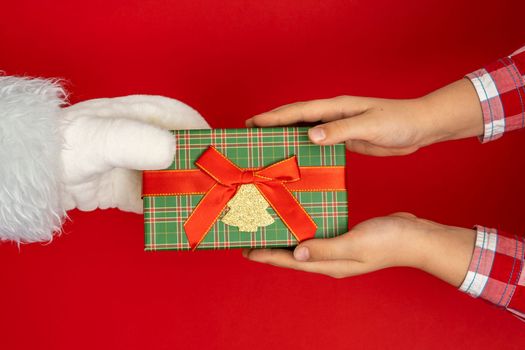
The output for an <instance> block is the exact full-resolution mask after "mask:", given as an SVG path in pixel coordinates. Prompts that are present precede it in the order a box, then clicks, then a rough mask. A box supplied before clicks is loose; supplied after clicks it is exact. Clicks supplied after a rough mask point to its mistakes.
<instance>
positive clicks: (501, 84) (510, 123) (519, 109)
mask: <svg viewBox="0 0 525 350" xmlns="http://www.w3.org/2000/svg"><path fill="white" fill-rule="evenodd" d="M467 78H469V79H470V81H471V82H472V84H474V87H475V88H476V92H477V93H478V97H479V100H480V102H481V109H482V111H483V124H484V129H485V131H484V133H483V136H482V137H481V141H482V142H488V141H492V140H496V139H498V138H500V137H501V136H503V134H504V133H505V132H507V131H511V130H515V129H519V128H523V127H524V126H525V46H524V47H522V48H521V49H519V50H518V51H516V52H514V53H513V54H512V55H510V56H508V57H504V58H501V59H499V60H497V61H496V62H493V63H491V64H489V65H488V66H486V67H484V68H481V69H479V70H477V71H475V72H472V73H470V74H468V75H467Z"/></svg>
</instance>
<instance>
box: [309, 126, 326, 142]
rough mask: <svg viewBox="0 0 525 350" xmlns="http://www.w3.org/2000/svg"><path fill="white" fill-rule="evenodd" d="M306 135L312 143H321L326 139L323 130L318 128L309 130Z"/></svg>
mask: <svg viewBox="0 0 525 350" xmlns="http://www.w3.org/2000/svg"><path fill="white" fill-rule="evenodd" d="M308 135H309V136H310V139H311V140H312V141H322V140H324V139H325V137H326V134H325V132H324V129H323V128H320V127H315V128H311V129H310V130H309V131H308Z"/></svg>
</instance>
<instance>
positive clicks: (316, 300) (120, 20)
mask: <svg viewBox="0 0 525 350" xmlns="http://www.w3.org/2000/svg"><path fill="white" fill-rule="evenodd" d="M1 8H2V10H1V12H2V20H1V21H0V69H2V70H4V71H5V72H6V74H21V75H30V76H44V77H61V78H64V79H66V80H67V88H68V89H69V91H70V92H71V96H70V100H71V101H72V102H77V101H82V100H85V99H90V98H96V97H111V96H120V95H126V94H133V93H145V94H162V95H167V96H170V97H175V98H178V99H180V100H182V101H184V102H186V103H189V104H190V105H192V106H193V107H195V108H196V109H198V110H199V111H200V112H201V113H202V114H203V115H204V116H205V117H206V118H207V120H208V121H209V122H210V124H211V125H212V126H213V127H241V126H243V125H244V124H243V123H244V119H245V118H247V117H249V116H251V115H253V114H255V113H259V112H262V111H265V110H268V109H271V108H274V107H276V106H279V105H281V104H284V103H288V102H293V101H296V100H307V99H312V98H321V97H331V96H336V95H341V94H356V95H373V96H381V97H414V96H418V95H421V94H424V93H427V92H429V91H431V90H433V89H435V88H437V87H440V86H442V85H444V84H446V83H448V82H451V81H454V80H456V79H458V78H461V77H462V75H463V74H465V73H467V72H469V71H472V70H474V69H476V68H478V67H480V66H481V65H482V64H484V63H488V62H490V61H492V60H494V59H496V58H498V57H500V56H502V55H505V54H508V53H510V52H512V51H513V50H514V49H516V48H518V47H519V46H520V45H521V44H523V43H524V42H525V26H524V25H523V23H524V17H523V13H524V12H525V2H523V1H521V0H514V1H510V0H500V1H484V0H476V1H473V0H468V1H456V0H429V1H416V0H410V1H388V0H374V1H363V0H359V1H356V0H353V1H335V0H333V1H332V0H329V1H328V0H325V1H313V0H303V1H294V0H286V1H285V0H281V1H251V2H250V1H230V0H228V1H211V0H208V1H204V0H198V1H196V0H185V1H176V2H175V1H143V0H141V1H139V0H134V1H112V0H104V1H100V0H93V1H90V2H75V1H65V0H61V1H53V2H51V1H25V0H18V1H9V2H8V1H4V3H3V4H2V7H1ZM524 150H525V132H523V131H518V132H515V133H513V134H508V135H505V136H504V137H503V139H502V140H498V141H496V142H493V143H490V144H486V145H481V144H479V143H478V141H477V140H474V139H470V140H464V141H458V142H450V143H447V144H438V145H434V146H431V147H428V148H426V149H424V150H421V151H419V152H417V153H416V154H414V155H411V156H407V157H402V158H372V157H365V156H360V155H356V154H349V156H348V181H349V185H350V192H349V200H350V224H351V225H354V224H355V223H357V222H360V221H362V220H364V219H367V218H370V217H373V216H379V215H384V214H387V213H390V212H393V211H401V210H402V211H409V212H413V213H415V214H417V215H419V216H422V217H426V218H429V219H432V220H436V221H439V222H442V223H448V224H453V225H461V226H467V227H469V226H472V225H474V224H476V223H479V224H483V225H487V226H491V227H500V228H503V229H505V230H509V231H513V232H517V233H520V234H522V233H523V232H524V231H525V219H524V213H525V210H524V209H525V204H524V201H523V199H524V198H525V181H523V178H524V175H523V174H524V173H525V162H524V161H523V152H524ZM0 181H1V180H0ZM70 216H71V222H68V223H67V224H66V226H65V231H66V233H65V234H64V235H62V236H60V237H58V238H56V239H55V240H54V241H53V242H52V243H51V244H47V245H41V244H32V245H23V246H21V247H20V249H19V248H18V247H17V246H15V245H14V244H9V243H4V244H0V266H1V269H0V270H1V271H0V278H1V281H0V283H1V284H0V304H1V309H0V310H1V311H0V348H1V349H83V348H89V349H92V348H99V349H101V348H114V349H119V348H125V349H149V348H151V349H164V348H170V349H175V348H193V349H204V348H206V349H215V348H223V349H226V348H227V349H241V348H251V349H268V348H273V349H278V348H298V349H320V348H323V349H346V348H355V349H374V348H400V349H401V348H402V349H407V348H425V349H443V348H450V349H454V348H476V349H489V348H492V349H502V348H508V349H511V348H515V349H518V348H522V346H523V345H524V344H525V336H524V335H525V325H524V324H523V323H521V322H520V321H518V320H517V319H515V318H514V317H513V316H511V315H510V314H507V313H505V312H503V311H500V310H498V309H496V308H494V307H493V306H490V305H488V304H485V303H484V302H483V301H481V300H475V299H471V298H470V297H468V296H466V295H463V294H461V293H459V292H457V291H456V290H454V288H453V287H451V286H448V285H446V284H445V283H443V282H440V281H438V280H437V279H434V278H432V277H430V276H428V275H426V274H424V273H422V272H419V271H415V270H411V269H402V268H398V269H389V270H385V271H380V272H376V273H372V274H369V275H365V276H361V277H356V278H349V279H343V280H334V279H330V278H328V277H324V276H319V275H312V274H306V273H301V272H296V271H288V270H282V269H277V268H273V267H271V266H265V265H259V264H255V263H250V262H248V261H246V260H244V259H243V258H242V257H241V253H240V251H235V250H234V251H205V252H197V253H176V252H161V253H146V252H144V251H143V237H142V232H143V229H142V218H141V216H139V215H135V214H129V213H122V212H119V211H117V210H105V211H95V212H92V213H82V212H78V211H72V212H70ZM503 344H505V345H503ZM520 345H521V347H520Z"/></svg>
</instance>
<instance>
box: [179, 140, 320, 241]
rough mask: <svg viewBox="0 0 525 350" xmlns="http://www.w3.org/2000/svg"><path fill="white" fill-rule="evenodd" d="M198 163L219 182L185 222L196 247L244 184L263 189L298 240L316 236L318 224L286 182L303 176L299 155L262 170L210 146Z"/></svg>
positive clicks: (265, 195)
mask: <svg viewBox="0 0 525 350" xmlns="http://www.w3.org/2000/svg"><path fill="white" fill-rule="evenodd" d="M195 165H197V166H198V167H199V169H201V170H202V171H204V172H205V173H206V174H208V175H209V176H210V177H212V178H213V179H214V180H215V181H216V183H215V184H214V185H213V186H212V187H211V188H210V189H209V190H208V192H206V194H205V195H204V197H203V198H202V199H201V201H200V202H199V204H198V205H197V207H196V208H195V209H194V210H193V212H192V213H191V215H190V216H189V217H188V220H186V222H185V223H184V229H185V231H186V236H187V237H188V241H189V243H190V246H191V248H192V249H193V250H194V249H195V248H196V247H197V246H198V245H199V243H200V242H201V241H202V240H203V239H204V237H205V236H206V233H208V231H209V230H210V228H211V226H212V225H213V223H215V221H216V220H217V219H218V217H219V215H220V214H221V212H222V211H223V210H224V207H225V206H226V204H227V203H228V201H229V200H230V199H231V198H232V197H233V196H234V195H235V193H236V192H237V188H238V187H239V186H240V185H242V184H254V185H255V186H256V187H257V188H258V189H259V191H260V192H261V194H262V195H263V196H264V198H266V200H267V201H268V203H269V204H270V205H271V206H272V208H273V209H274V210H275V212H276V213H277V215H279V217H280V218H281V220H282V221H283V222H284V224H285V225H286V226H287V227H288V229H289V230H290V231H291V232H292V234H293V235H294V236H295V237H296V238H297V240H298V241H302V240H305V239H308V238H312V237H314V235H315V231H316V230H317V225H316V224H315V223H314V221H313V220H312V218H311V217H310V216H309V215H308V214H307V213H306V211H305V210H304V209H303V207H302V206H301V205H300V204H299V202H298V201H297V199H295V197H294V196H293V195H292V194H291V193H290V191H289V190H288V189H287V188H286V187H285V186H284V185H283V183H287V182H292V181H298V180H299V179H300V178H301V174H300V172H299V166H298V165H297V159H296V157H295V156H292V157H290V158H288V159H285V160H283V161H280V162H277V163H275V164H272V165H269V166H267V167H266V168H262V169H258V170H252V169H241V168H239V167H237V166H236V165H235V164H233V163H232V162H231V161H230V160H229V159H227V158H226V156H224V155H223V154H222V153H220V152H219V151H217V149H215V148H214V147H213V146H210V147H209V148H208V149H207V150H206V151H205V152H204V153H203V154H202V155H201V156H200V157H199V159H197V161H196V162H195Z"/></svg>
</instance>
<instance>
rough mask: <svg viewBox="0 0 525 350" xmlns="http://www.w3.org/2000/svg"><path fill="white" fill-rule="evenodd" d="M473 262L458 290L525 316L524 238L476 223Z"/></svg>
mask: <svg viewBox="0 0 525 350" xmlns="http://www.w3.org/2000/svg"><path fill="white" fill-rule="evenodd" d="M476 229H477V238H476V246H475V248H474V253H473V255H472V260H471V262H470V266H469V269H468V272H467V275H466V277H465V280H464V281H463V283H462V285H461V286H460V287H459V290H461V291H462V292H465V293H468V294H470V295H471V296H473V297H475V298H477V297H481V298H483V299H485V300H487V301H489V302H491V303H493V304H495V305H497V306H498V307H501V308H503V309H506V310H508V311H510V312H512V313H513V314H515V315H516V316H517V317H519V318H520V319H522V320H525V273H524V271H523V270H524V267H525V263H524V249H525V239H524V237H519V236H516V235H511V234H508V233H505V232H502V231H498V230H496V229H488V228H485V227H481V226H477V227H476Z"/></svg>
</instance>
